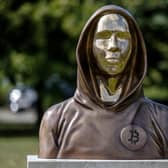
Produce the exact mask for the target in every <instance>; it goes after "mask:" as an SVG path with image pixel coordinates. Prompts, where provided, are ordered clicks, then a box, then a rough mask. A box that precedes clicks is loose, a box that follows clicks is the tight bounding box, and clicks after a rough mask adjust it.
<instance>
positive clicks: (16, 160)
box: [0, 136, 38, 168]
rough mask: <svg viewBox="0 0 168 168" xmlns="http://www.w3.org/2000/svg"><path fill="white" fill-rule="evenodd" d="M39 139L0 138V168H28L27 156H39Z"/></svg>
mask: <svg viewBox="0 0 168 168" xmlns="http://www.w3.org/2000/svg"><path fill="white" fill-rule="evenodd" d="M37 153H38V137H33V136H31V137H29V136H27V137H25V136H24V137H20V136H19V137H0V167H2V168H26V157H27V155H30V154H31V155H37Z"/></svg>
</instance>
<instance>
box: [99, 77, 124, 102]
mask: <svg viewBox="0 0 168 168" xmlns="http://www.w3.org/2000/svg"><path fill="white" fill-rule="evenodd" d="M98 80H99V88H100V96H101V99H102V101H104V102H114V103H115V102H117V101H118V100H119V98H120V95H121V92H122V85H121V84H119V78H117V77H112V78H107V79H101V78H99V79H98Z"/></svg>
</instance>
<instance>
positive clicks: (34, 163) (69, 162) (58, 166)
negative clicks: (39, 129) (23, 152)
mask: <svg viewBox="0 0 168 168" xmlns="http://www.w3.org/2000/svg"><path fill="white" fill-rule="evenodd" d="M27 168H168V160H76V159H39V158H38V156H37V155H28V156H27Z"/></svg>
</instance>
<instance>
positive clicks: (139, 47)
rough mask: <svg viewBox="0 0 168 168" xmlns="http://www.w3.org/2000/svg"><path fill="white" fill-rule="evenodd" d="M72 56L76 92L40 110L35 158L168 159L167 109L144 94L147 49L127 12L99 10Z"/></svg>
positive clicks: (82, 33)
mask: <svg viewBox="0 0 168 168" xmlns="http://www.w3.org/2000/svg"><path fill="white" fill-rule="evenodd" d="M122 48H125V50H124V51H125V52H123V53H124V54H121V52H120V51H121V50H122ZM116 52H118V53H116ZM111 57H115V58H111ZM76 58H77V64H78V69H77V72H78V73H77V89H76V92H75V94H74V96H73V97H72V98H69V99H68V100H65V101H64V102H61V103H59V104H56V105H53V106H52V107H51V108H49V109H48V110H47V112H46V113H45V114H44V116H43V120H42V122H41V127H40V132H39V140H40V144H39V157H40V158H64V159H165V158H168V123H167V121H168V107H167V106H164V105H162V104H158V103H156V102H154V101H152V100H150V99H148V98H146V97H144V95H143V88H142V83H143V79H144V77H145V75H146V70H147V55H146V48H145V43H144V40H143V37H142V34H141V31H140V29H139V27H138V25H137V23H136V21H135V19H134V18H133V17H132V16H131V14H130V13H129V12H128V11H126V10H125V9H123V8H121V7H119V6H115V5H108V6H104V7H102V8H100V9H98V10H97V11H96V12H95V13H94V14H93V15H92V16H91V17H90V19H89V20H88V21H87V23H86V24H85V26H84V28H83V30H82V32H81V35H80V38H79V42H78V45H77V50H76ZM102 60H103V61H102ZM122 62H124V63H122ZM107 67H108V68H107Z"/></svg>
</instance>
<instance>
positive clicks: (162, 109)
mask: <svg viewBox="0 0 168 168" xmlns="http://www.w3.org/2000/svg"><path fill="white" fill-rule="evenodd" d="M145 101H146V102H147V104H148V106H149V107H150V109H151V111H153V112H154V113H156V114H157V115H159V114H160V115H162V114H163V113H165V114H167V115H168V106H167V105H164V104H161V103H158V102H156V101H153V100H151V99H149V98H145Z"/></svg>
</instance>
